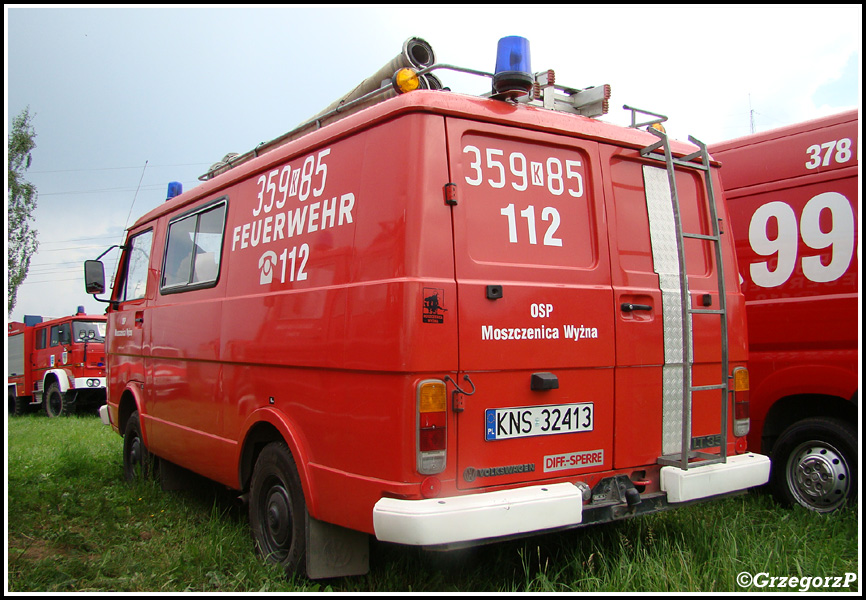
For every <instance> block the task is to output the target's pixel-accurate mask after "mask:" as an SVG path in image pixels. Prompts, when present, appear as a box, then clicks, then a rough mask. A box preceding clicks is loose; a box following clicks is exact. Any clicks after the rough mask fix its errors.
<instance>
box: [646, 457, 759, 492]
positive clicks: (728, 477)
mask: <svg viewBox="0 0 866 600" xmlns="http://www.w3.org/2000/svg"><path fill="white" fill-rule="evenodd" d="M769 478H770V459H769V458H767V457H766V456H764V455H763V454H752V453H749V454H740V455H739V456H731V457H728V460H727V462H724V463H718V464H715V465H707V466H706V467H697V468H694V469H688V470H683V469H680V468H679V467H662V469H661V488H662V491H663V492H667V494H668V502H688V501H689V500H697V499H698V498H707V497H709V496H715V495H717V494H727V493H728V492H736V491H738V490H745V489H748V488H750V487H755V486H756V485H764V484H765V483H767V481H768V480H769Z"/></svg>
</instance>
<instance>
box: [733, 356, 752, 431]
mask: <svg viewBox="0 0 866 600" xmlns="http://www.w3.org/2000/svg"><path fill="white" fill-rule="evenodd" d="M733 379H734V381H733V386H732V389H733V392H734V393H733V399H734V435H735V436H736V437H743V436H744V435H747V434H748V433H749V370H748V369H746V368H745V367H736V368H735V369H734V373H733Z"/></svg>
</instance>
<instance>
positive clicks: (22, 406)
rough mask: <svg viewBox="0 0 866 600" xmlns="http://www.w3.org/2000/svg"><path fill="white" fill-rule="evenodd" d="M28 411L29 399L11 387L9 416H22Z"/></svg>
mask: <svg viewBox="0 0 866 600" xmlns="http://www.w3.org/2000/svg"><path fill="white" fill-rule="evenodd" d="M25 412H27V401H26V399H24V398H22V397H21V396H19V395H18V394H16V393H15V390H14V389H12V388H9V416H10V417H12V416H15V417H17V416H20V415H23V414H24V413H25Z"/></svg>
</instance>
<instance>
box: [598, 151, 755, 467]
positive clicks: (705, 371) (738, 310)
mask: <svg viewBox="0 0 866 600" xmlns="http://www.w3.org/2000/svg"><path fill="white" fill-rule="evenodd" d="M647 138H648V140H647V143H648V144H649V143H651V142H652V141H653V139H652V138H650V137H649V136H647ZM599 154H600V156H601V160H602V161H603V162H604V164H605V169H606V170H607V173H608V174H609V177H607V178H606V180H605V197H606V200H607V203H608V204H607V214H608V216H609V218H610V238H609V239H610V255H611V257H612V266H611V271H612V282H613V289H614V298H615V309H614V310H615V312H616V348H617V350H616V364H617V369H616V383H615V385H616V389H617V392H618V393H617V399H616V410H615V414H616V417H615V429H616V432H617V437H616V440H615V442H614V455H615V460H614V467H615V468H618V469H619V468H628V467H633V466H639V465H647V464H653V463H655V462H656V461H657V459H658V457H659V456H662V455H668V454H677V455H679V453H680V452H681V449H682V430H683V422H684V421H688V423H687V425H686V427H687V428H688V429H689V431H690V438H691V440H692V442H691V443H692V444H695V445H696V447H700V448H701V449H705V450H709V449H710V448H716V449H717V448H718V441H719V439H720V438H719V437H718V436H719V434H720V433H721V434H723V435H724V434H725V433H726V432H723V431H721V409H722V403H721V395H720V394H721V392H720V391H718V390H702V391H697V392H695V393H694V394H693V397H692V400H691V417H690V418H689V415H688V414H687V413H685V412H684V410H683V395H684V392H683V388H684V386H685V385H686V383H685V378H684V370H683V360H684V344H689V345H690V346H691V348H692V356H693V361H692V365H691V367H690V374H691V377H692V384H693V385H695V386H708V385H718V384H720V383H722V380H721V358H722V339H721V337H722V330H721V325H720V318H719V316H718V315H717V314H693V315H691V317H690V321H691V327H686V328H684V327H683V324H682V310H683V302H684V300H683V297H682V293H681V281H680V264H679V258H678V256H677V237H676V229H675V222H674V221H675V217H674V212H673V205H672V202H671V190H670V185H669V183H668V174H667V171H666V169H665V165H664V163H659V162H658V161H653V160H649V159H644V158H641V157H640V155H639V152H638V151H637V150H632V149H625V148H617V147H614V146H607V145H605V146H601V147H600V149H599ZM676 187H677V196H678V199H679V213H680V219H681V224H682V229H683V231H684V232H686V233H691V234H701V235H709V234H711V233H712V230H711V217H710V214H711V213H710V208H709V204H708V196H707V193H706V188H705V181H704V179H703V176H702V174H701V172H700V171H698V170H693V169H682V168H679V167H678V168H677V169H676ZM716 189H717V190H720V189H721V187H720V186H719V185H718V181H716ZM722 204H723V203H721V202H720V201H718V200H717V206H718V208H719V209H720V211H721V212H720V214H719V216H720V218H721V219H722V223H721V229H722V231H723V232H724V233H723V234H722V239H723V248H724V260H725V261H727V263H728V264H729V267H728V269H727V271H726V275H725V276H726V281H727V282H728V288H729V290H731V291H732V293H731V294H729V295H728V296H727V311H728V313H729V319H730V322H731V323H741V322H742V316H743V315H742V298H741V297H739V296H738V295H737V294H735V293H733V292H734V291H735V290H736V284H735V283H734V277H736V272H735V271H734V270H733V268H732V267H731V266H730V265H733V255H732V245H731V240H730V232H729V231H726V230H728V229H729V228H728V227H727V223H726V221H725V219H724V217H725V216H726V215H725V213H724V212H723V206H722ZM684 250H685V262H686V274H687V277H688V282H687V283H688V293H689V296H688V298H686V299H685V302H686V303H687V306H688V307H691V308H692V309H709V310H718V309H719V307H720V302H719V289H718V279H717V271H716V265H715V259H714V254H713V246H712V244H711V243H710V242H708V241H706V240H700V239H695V238H687V239H685V240H684ZM728 329H729V334H728V337H729V340H728V342H729V344H728V345H729V350H730V352H729V355H730V357H731V358H732V359H740V360H741V359H742V358H743V352H744V340H743V331H742V327H734V328H732V327H729V328H728ZM637 439H639V440H640V443H637V444H636V443H634V441H635V440H637Z"/></svg>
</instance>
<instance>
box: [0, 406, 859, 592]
mask: <svg viewBox="0 0 866 600" xmlns="http://www.w3.org/2000/svg"><path fill="white" fill-rule="evenodd" d="M7 457H8V481H9V487H8V521H7V528H8V559H7V560H8V586H9V588H8V591H11V592H42V593H57V592H81V591H89V592H97V591H99V592H108V591H112V592H115V593H118V592H172V593H179V592H186V591H189V592H205V593H215V592H230V593H242V592H271V593H273V592H322V591H332V592H343V593H346V592H378V593H383V592H427V593H432V592H488V593H489V592H506V593H514V592H543V593H550V592H584V593H593V594H597V593H598V592H616V593H635V592H646V591H649V592H692V593H696V592H715V593H719V592H725V593H739V592H746V591H750V592H794V591H800V588H801V586H800V585H798V586H796V588H794V589H792V587H790V586H788V587H780V586H779V585H776V586H775V587H770V586H769V585H767V581H768V580H766V579H757V580H755V581H754V582H752V583H749V584H747V585H745V586H741V585H740V584H738V576H739V575H740V574H741V573H747V574H750V575H751V576H752V577H754V576H757V575H759V574H761V573H766V574H767V576H768V577H808V578H811V579H810V585H809V587H808V588H807V590H806V591H809V592H812V593H821V592H834V591H844V592H854V591H858V590H859V581H857V580H855V581H854V582H853V583H851V584H849V585H848V586H847V587H844V586H836V587H833V584H834V583H838V582H836V581H834V580H833V579H832V578H835V577H840V578H844V576H845V575H846V573H852V574H856V573H858V571H859V564H858V539H859V523H858V515H857V508H856V507H854V508H849V509H846V510H845V511H843V512H841V513H837V514H834V515H819V514H817V513H812V512H809V511H807V510H805V509H803V508H801V507H799V506H798V507H795V508H794V509H784V508H781V507H779V506H777V505H776V504H774V503H773V501H772V499H771V498H770V497H769V496H768V495H766V494H762V493H748V494H744V495H740V496H736V497H732V498H726V499H724V500H718V501H713V502H704V503H699V504H693V505H689V506H685V507H682V508H678V509H676V510H670V511H666V512H663V513H658V514H654V515H648V516H644V517H637V518H633V519H628V520H624V521H618V522H616V523H608V524H603V525H594V526H590V527H583V528H578V529H573V530H570V531H565V532H559V533H553V534H547V535H539V536H534V537H528V538H524V539H520V540H513V541H508V542H501V543H496V544H489V545H486V546H480V547H476V548H468V549H465V550H458V551H452V552H443V553H439V552H428V551H425V550H421V549H418V548H413V547H405V546H397V545H394V544H385V543H380V542H377V541H375V540H372V541H371V552H370V573H369V574H367V575H365V576H363V577H351V578H338V579H331V580H324V581H315V582H314V581H309V580H307V579H305V578H303V577H297V576H295V577H292V578H289V579H286V577H285V575H284V574H283V572H282V571H281V570H280V569H278V568H276V567H273V566H271V565H268V564H266V563H265V562H263V561H262V560H261V559H260V558H259V556H258V555H257V554H256V552H255V550H254V545H253V540H252V537H251V535H250V529H249V522H248V519H247V516H246V512H245V510H244V509H243V508H241V507H240V506H239V504H238V503H237V502H236V497H235V495H234V494H232V493H230V492H228V491H226V490H225V489H223V488H220V487H219V486H216V485H215V484H214V485H209V484H207V485H202V486H198V487H197V488H196V489H195V490H193V491H183V492H165V491H162V490H161V489H160V488H159V486H158V485H157V484H156V483H153V482H147V483H140V484H137V485H135V486H129V485H127V484H126V483H125V482H124V481H123V476H122V462H121V438H120V437H119V436H118V435H117V434H115V433H114V432H113V431H112V430H111V429H110V428H109V427H106V426H104V425H102V423H101V422H100V421H99V419H98V418H95V417H93V416H80V417H78V416H76V417H68V418H62V419H47V418H45V417H43V416H36V415H29V416H25V417H15V418H10V419H9V437H8V447H7ZM816 578H820V580H821V585H814V584H815V581H816ZM827 578H831V579H829V580H828V579H827ZM824 583H828V585H824Z"/></svg>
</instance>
